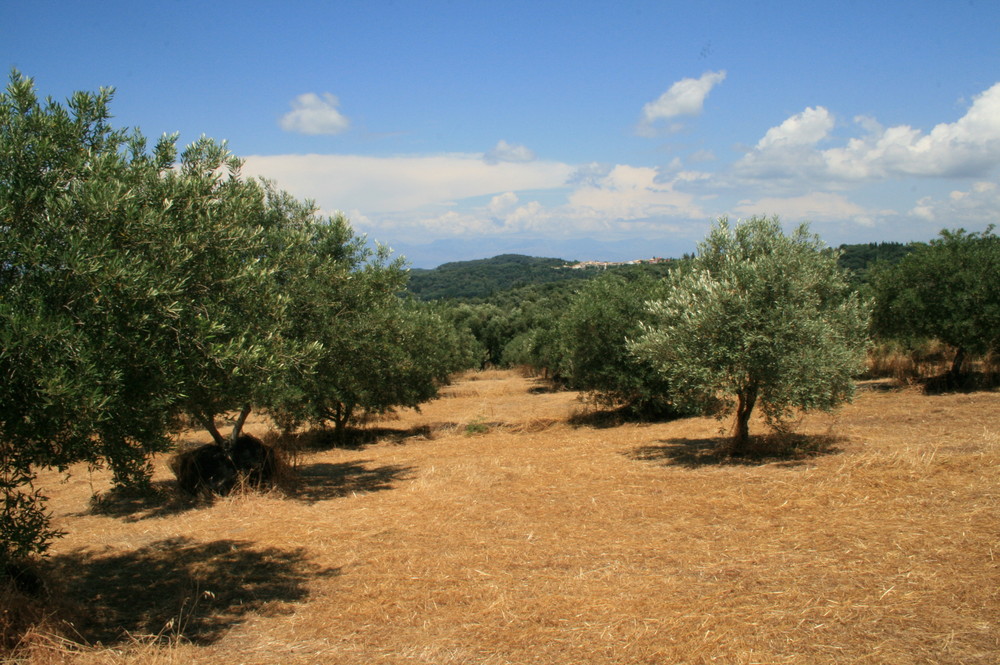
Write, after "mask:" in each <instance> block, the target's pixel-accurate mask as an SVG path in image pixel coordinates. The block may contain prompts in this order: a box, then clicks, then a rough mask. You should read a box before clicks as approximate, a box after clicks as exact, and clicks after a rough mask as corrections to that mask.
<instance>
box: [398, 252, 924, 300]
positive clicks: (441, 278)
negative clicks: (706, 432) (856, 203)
mask: <svg viewBox="0 0 1000 665" xmlns="http://www.w3.org/2000/svg"><path fill="white" fill-rule="evenodd" d="M913 248H914V245H913V244H912V243H911V244H903V243H898V242H879V243H874V242H872V243H866V244H857V245H841V246H840V247H839V248H838V249H840V251H841V252H843V253H842V254H841V257H840V265H841V266H842V267H844V268H847V269H848V270H850V271H851V273H852V274H854V276H855V277H856V279H857V281H863V280H864V278H865V276H866V275H867V272H868V269H869V268H870V267H871V266H872V265H873V264H874V263H876V262H878V261H885V262H888V263H896V262H897V261H899V260H900V259H901V258H903V257H904V256H906V255H907V254H908V253H909V252H911V251H912V250H913ZM574 263H575V262H574V261H567V260H564V259H553V258H538V257H533V256H523V255H520V254H501V255H500V256H495V257H493V258H491V259H478V260H475V261H455V262H452V263H445V264H442V265H440V266H438V267H437V268H434V269H431V270H428V269H422V268H414V269H412V270H410V280H409V284H408V287H407V288H408V289H409V291H410V293H412V294H413V295H415V296H416V297H417V298H419V299H420V300H447V299H454V300H483V299H489V298H492V297H494V296H496V295H498V294H500V293H503V292H504V291H510V290H512V289H517V288H520V287H525V286H537V285H542V284H551V283H553V282H565V281H571V280H586V279H591V278H593V277H595V276H597V275H600V274H601V273H603V272H604V270H601V269H598V268H586V269H579V270H574V269H571V268H570V267H569V266H572V265H573V264H574ZM670 265H671V264H670V262H668V263H664V264H657V265H643V266H617V267H612V268H608V270H615V271H623V272H629V271H635V270H641V271H643V272H644V273H647V274H648V273H653V274H657V273H661V274H665V273H666V271H667V270H669V268H670Z"/></svg>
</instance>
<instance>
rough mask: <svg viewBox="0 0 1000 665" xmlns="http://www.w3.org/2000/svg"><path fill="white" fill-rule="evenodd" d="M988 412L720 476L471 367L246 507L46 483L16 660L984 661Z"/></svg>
mask: <svg viewBox="0 0 1000 665" xmlns="http://www.w3.org/2000/svg"><path fill="white" fill-rule="evenodd" d="M998 414H1000V393H997V392H978V393H968V394H955V395H942V396H927V395H924V394H922V393H921V392H919V391H918V390H917V389H911V388H907V389H902V390H882V389H870V390H865V391H863V392H862V393H860V394H859V397H858V399H857V400H856V402H855V403H854V404H853V405H849V406H847V407H845V408H844V409H843V410H841V411H840V412H839V413H837V414H835V415H832V416H830V415H816V416H809V417H806V418H804V419H803V420H802V422H800V423H799V425H798V432H800V433H801V434H804V435H806V436H804V437H803V438H800V439H795V440H791V439H790V440H788V441H786V442H785V445H786V448H787V450H786V452H785V454H783V455H781V456H778V457H763V458H760V459H755V460H729V459H726V458H725V457H724V456H721V455H718V454H716V453H715V448H714V446H715V445H716V444H717V442H718V441H719V439H718V437H719V436H720V434H719V423H718V422H716V421H714V420H710V419H686V420H680V421H676V422H671V423H656V424H635V423H625V424H620V423H619V424H614V423H611V422H608V420H607V419H604V420H603V421H602V420H601V419H600V418H594V417H591V415H590V414H588V412H587V409H586V408H585V407H584V406H583V405H582V404H581V403H580V402H579V401H578V400H577V395H576V394H575V393H571V392H548V391H546V390H545V387H544V384H542V383H541V382H539V381H536V380H533V379H530V378H524V377H522V376H520V375H518V374H516V373H514V372H482V373H474V374H469V375H466V376H465V377H463V378H462V379H461V380H459V381H458V382H456V383H455V384H454V385H452V386H450V387H449V388H447V389H446V390H445V393H444V396H443V398H442V399H439V400H437V401H435V402H432V403H430V404H428V405H426V406H425V407H424V408H423V409H422V410H421V412H419V413H418V412H412V411H406V412H403V413H401V414H399V416H397V417H396V418H394V419H386V420H383V421H380V422H377V423H373V424H372V425H371V427H372V428H373V432H372V439H371V440H370V441H368V442H366V443H364V444H359V445H356V446H354V447H352V448H334V449H329V450H318V449H314V450H305V451H303V452H302V453H301V454H299V456H298V458H297V472H298V473H297V478H291V479H289V480H288V481H287V482H286V483H284V486H283V487H282V488H281V489H277V490H273V491H271V492H269V493H266V494H243V495H237V496H233V497H227V498H224V499H219V500H217V501H215V502H214V503H213V504H211V505H208V504H196V503H191V502H187V501H185V500H182V499H180V498H179V497H177V496H176V495H175V493H174V491H173V489H172V483H171V476H170V474H169V471H167V470H166V460H159V461H158V470H157V474H156V481H157V487H158V488H159V489H160V491H161V495H160V496H158V497H152V498H150V497H146V498H137V499H134V500H131V501H129V500H126V499H114V500H112V499H109V500H106V501H104V502H103V503H102V504H100V505H99V506H98V507H97V508H96V509H95V508H93V507H92V505H91V503H90V497H91V495H92V494H93V493H94V492H95V491H96V492H100V491H103V490H105V489H106V487H107V478H106V476H105V475H103V474H102V473H96V472H95V473H90V472H88V471H87V470H86V469H85V468H80V469H74V470H73V472H72V474H71V475H70V477H69V478H68V479H66V478H65V477H64V476H61V475H58V474H51V475H46V476H45V477H44V478H43V481H44V489H45V490H46V492H47V493H48V494H49V495H50V497H51V503H50V505H51V507H52V509H53V512H54V515H55V518H56V519H55V521H56V525H57V526H58V527H59V528H61V529H63V530H65V531H66V534H67V535H66V536H65V537H64V538H62V539H60V540H58V541H57V542H56V543H55V544H54V546H53V548H52V552H51V556H50V557H49V559H48V560H47V562H46V563H45V574H46V579H47V580H48V585H49V593H50V594H51V599H50V600H49V601H48V602H49V604H50V605H51V606H53V607H54V608H55V610H54V611H55V612H56V614H53V616H51V617H50V618H49V619H48V620H47V623H46V624H45V625H44V626H43V627H42V628H40V629H38V630H37V631H36V632H34V633H33V634H30V635H29V636H28V638H27V639H26V646H25V648H24V649H23V650H22V651H21V655H20V656H18V661H19V662H24V663H29V664H33V665H41V664H46V665H47V664H51V663H102V664H105V663H149V664H152V663H219V664H221V663H233V664H236V663H247V664H250V663H255V664H257V663H259V664H264V663H268V664H271V663H329V664H340V663H343V664H352V665H354V664H362V663H364V664H376V663H429V664H430V663H433V664H446V663H455V664H458V663H463V664H464V663H482V664H487V663H489V664H501V663H515V664H527V663H630V664H632V663H657V664H660V663H662V664H668V663H739V664H747V665H749V664H750V663H899V664H901V665H902V664H906V665H913V664H916V663H966V664H972V663H983V664H987V663H989V664H995V663H998V662H1000V517H998V516H1000V419H998ZM256 427H258V429H256V430H255V429H254V427H251V428H250V430H251V431H254V432H255V433H257V434H263V433H264V431H263V429H262V427H263V426H262V425H260V424H258V425H257V426H256ZM756 431H757V432H760V431H761V426H760V424H759V423H758V424H757V428H756ZM199 436H200V434H197V433H195V434H190V435H189V436H188V437H187V438H186V439H185V440H194V439H196V438H197V437H199ZM67 621H71V622H72V625H70V624H69V623H67ZM47 631H48V632H47ZM56 634H58V635H60V637H56V636H55V635H56ZM84 645H86V646H84Z"/></svg>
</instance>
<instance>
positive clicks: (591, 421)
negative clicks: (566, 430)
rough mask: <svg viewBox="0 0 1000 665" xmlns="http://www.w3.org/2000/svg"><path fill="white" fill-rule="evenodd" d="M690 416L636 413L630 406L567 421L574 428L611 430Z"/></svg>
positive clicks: (575, 414)
mask: <svg viewBox="0 0 1000 665" xmlns="http://www.w3.org/2000/svg"><path fill="white" fill-rule="evenodd" d="M688 417H690V414H678V413H668V412H664V411H636V410H635V409H634V408H632V407H630V406H621V407H618V408H613V409H589V410H587V411H584V412H581V413H574V414H573V415H571V416H570V417H569V418H568V419H567V421H566V422H567V423H569V425H570V426H572V427H590V428H592V429H611V428H613V427H621V426H622V425H634V424H637V423H639V424H650V425H652V424H655V423H669V422H673V421H675V420H680V419H681V418H688Z"/></svg>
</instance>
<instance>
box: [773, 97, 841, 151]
mask: <svg viewBox="0 0 1000 665" xmlns="http://www.w3.org/2000/svg"><path fill="white" fill-rule="evenodd" d="M833 124H834V119H833V116H832V115H830V112H829V111H827V110H826V109H825V108H823V107H822V106H817V107H815V108H812V107H810V108H807V109H806V110H805V111H803V112H802V113H796V114H795V115H793V116H792V117H790V118H788V119H787V120H785V121H784V122H783V123H781V124H780V125H778V126H777V127H772V128H771V129H769V130H767V133H766V134H764V138H762V139H761V140H760V141H758V142H757V150H768V149H773V148H781V147H787V146H799V145H813V144H816V143H819V142H820V141H822V140H823V139H825V138H826V137H827V136H829V135H830V130H831V129H833Z"/></svg>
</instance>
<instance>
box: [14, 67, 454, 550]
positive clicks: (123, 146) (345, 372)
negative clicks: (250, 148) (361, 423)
mask: <svg viewBox="0 0 1000 665" xmlns="http://www.w3.org/2000/svg"><path fill="white" fill-rule="evenodd" d="M111 99H112V91H111V90H109V89H102V90H101V91H99V92H97V93H88V92H78V93H75V94H74V95H73V96H72V97H71V98H70V99H69V100H68V102H67V103H66V105H65V106H64V105H62V104H59V103H57V102H55V101H53V100H51V99H46V100H40V99H39V98H38V96H37V94H36V92H35V89H34V83H33V81H32V80H31V79H29V78H27V77H24V76H22V75H20V74H19V73H17V72H13V73H12V74H11V77H10V82H9V85H8V87H7V89H6V90H5V91H4V92H3V93H0V376H2V377H3V378H4V380H3V381H0V494H2V495H3V499H4V501H3V506H2V508H0V509H2V513H0V563H3V562H4V561H8V560H13V559H17V558H19V557H23V556H26V555H28V554H31V553H33V552H41V551H44V549H45V547H46V545H47V543H48V542H49V540H50V539H51V537H52V536H53V535H55V534H54V533H53V532H52V530H51V529H50V528H49V526H48V518H47V516H46V514H45V512H44V509H43V499H44V498H43V497H42V496H41V495H40V494H39V493H38V492H37V491H36V490H34V488H33V487H32V482H33V479H34V475H35V471H36V469H37V468H39V467H43V466H55V467H66V466H68V465H70V464H73V463H76V462H81V461H82V462H88V463H90V464H93V465H101V464H107V465H108V466H109V467H110V468H111V469H112V471H113V472H114V482H115V483H116V484H118V485H121V486H127V485H137V484H139V485H141V484H143V483H144V482H146V481H148V478H149V474H150V466H149V460H150V456H151V455H152V454H154V453H156V452H160V451H165V450H167V449H168V447H169V446H170V445H171V439H170V436H169V435H170V433H171V432H172V431H173V429H175V427H176V424H177V422H178V419H179V417H180V416H182V415H186V416H187V417H188V418H189V419H191V420H193V421H194V422H197V423H199V424H200V425H201V426H203V427H205V428H206V429H207V430H208V431H209V432H210V433H211V435H212V437H213V438H214V439H215V440H216V441H217V442H218V443H220V444H222V445H226V444H227V441H228V440H231V439H233V438H235V437H236V436H237V435H238V434H239V432H240V428H241V427H242V424H243V421H244V419H245V418H246V417H247V415H248V414H249V412H250V410H251V409H253V408H258V409H265V410H272V411H276V410H278V409H279V408H282V407H286V406H287V405H288V404H290V403H296V400H298V401H299V403H300V404H301V401H302V400H304V399H308V400H313V401H315V400H317V399H318V398H319V394H318V393H315V392H313V393H309V392H308V391H307V390H306V388H307V387H309V386H322V388H323V389H324V390H329V391H331V393H330V394H334V395H340V396H343V395H347V394H350V395H351V397H350V398H346V397H340V398H338V399H342V401H343V403H345V404H352V405H357V406H358V407H360V408H361V409H369V410H373V409H374V410H378V409H386V408H389V407H391V406H393V405H406V406H412V405H415V404H417V403H419V402H420V401H421V400H423V399H427V398H429V397H431V396H433V395H434V393H435V391H436V388H437V386H438V385H439V384H440V382H442V381H443V380H445V377H446V372H447V371H448V370H450V369H451V368H456V367H457V366H456V362H458V364H461V363H460V362H459V361H455V360H454V358H453V357H452V356H450V355H447V354H446V353H445V352H442V353H441V354H438V355H437V356H434V355H432V354H428V353H426V350H427V349H426V347H427V343H428V340H430V339H435V336H437V337H442V338H443V337H446V336H447V334H450V331H449V330H448V329H446V328H441V327H439V328H434V327H433V326H434V325H437V324H438V323H440V322H439V320H438V318H435V315H432V314H425V313H423V312H421V311H414V310H411V309H409V308H408V307H407V306H405V304H404V303H403V302H402V301H401V300H400V299H399V298H398V297H397V294H398V293H399V292H400V291H401V290H402V289H403V287H404V284H405V279H406V275H405V269H404V265H403V264H402V262H401V261H399V260H394V261H390V260H389V258H388V252H387V250H384V249H380V248H376V249H372V248H370V247H369V246H368V245H367V242H366V241H365V240H364V239H363V238H360V237H357V236H355V235H354V233H353V231H352V230H351V228H350V226H349V224H348V223H347V221H346V220H345V219H343V218H340V217H336V218H333V219H326V218H322V217H320V216H319V215H318V214H317V211H316V209H315V207H314V206H313V205H312V204H311V203H308V202H300V201H297V200H295V199H294V198H292V197H291V196H289V195H288V194H286V193H284V192H281V191H279V190H277V189H276V188H274V187H273V186H272V185H271V184H269V183H267V182H265V181H260V180H251V179H246V178H243V177H242V176H241V174H240V167H241V162H240V160H239V159H238V158H237V157H235V156H234V155H232V154H231V153H230V152H229V150H228V149H227V148H226V146H225V144H224V143H217V142H215V141H213V140H211V139H207V138H202V139H200V140H199V141H196V142H195V143H193V144H192V145H190V146H188V147H187V148H186V149H185V150H183V151H182V152H181V153H180V155H179V156H178V150H177V148H176V140H177V139H176V137H175V136H163V137H162V138H161V139H160V140H158V141H157V142H156V144H155V145H154V146H153V147H152V149H149V148H148V146H147V142H146V139H145V138H144V137H143V136H142V135H141V134H140V133H139V132H138V131H132V132H127V131H124V130H119V129H115V128H113V127H112V126H111V124H110V118H111V114H110V110H109V105H110V102H111ZM443 325H444V324H443V323H442V324H441V326H443ZM372 340H377V342H375V343H374V344H373V342H372ZM443 348H444V349H445V350H446V351H447V352H451V351H453V350H454V349H455V348H456V347H455V346H454V345H448V346H444V347H443ZM373 363H374V364H375V365H377V367H375V368H373ZM334 369H335V370H336V371H333V370H334ZM320 374H322V376H323V381H322V382H317V381H316V380H315V377H317V376H318V375H320ZM359 377H360V378H363V379H365V380H368V381H369V382H375V381H377V380H378V379H382V380H383V381H384V386H379V387H380V388H382V389H381V390H378V391H375V390H371V389H362V390H355V387H354V386H355V385H356V382H357V380H359ZM390 387H391V388H393V389H394V390H395V392H393V391H389V390H388V388H390ZM369 388H370V386H369ZM230 412H238V413H239V416H238V418H237V419H236V421H235V424H234V426H233V428H232V432H231V434H230V436H229V437H226V436H224V435H223V433H222V432H220V429H219V421H218V419H219V417H220V416H221V415H223V414H227V413H230ZM344 422H346V421H340V422H338V424H339V425H342V424H343V423H344Z"/></svg>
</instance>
